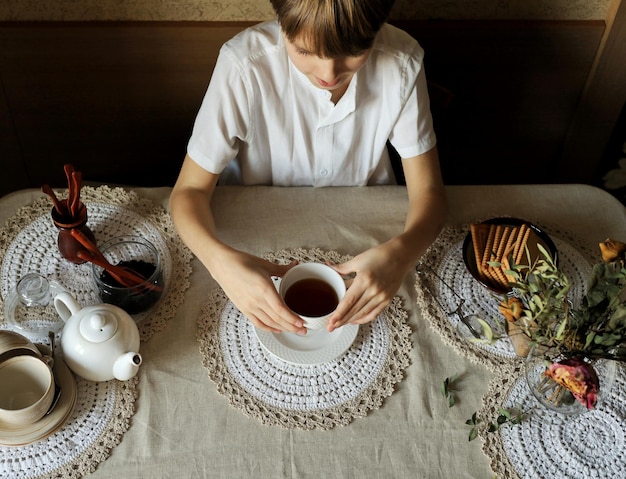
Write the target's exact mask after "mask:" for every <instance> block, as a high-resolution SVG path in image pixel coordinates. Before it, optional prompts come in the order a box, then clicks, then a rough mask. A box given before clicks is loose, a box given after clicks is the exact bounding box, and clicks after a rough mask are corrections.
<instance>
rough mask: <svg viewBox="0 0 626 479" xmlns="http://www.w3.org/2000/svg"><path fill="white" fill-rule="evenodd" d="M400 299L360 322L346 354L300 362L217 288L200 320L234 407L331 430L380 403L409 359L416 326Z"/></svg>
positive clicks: (303, 256)
mask: <svg viewBox="0 0 626 479" xmlns="http://www.w3.org/2000/svg"><path fill="white" fill-rule="evenodd" d="M265 258H266V259H269V260H271V261H275V262H278V263H281V264H287V263H289V262H290V261H291V260H292V259H297V260H298V261H300V262H325V261H330V262H332V263H341V262H344V261H346V260H348V259H349V258H348V257H345V256H341V255H339V254H338V253H336V252H332V251H322V250H319V249H313V250H303V249H298V250H292V251H280V252H275V253H269V254H267V255H265ZM400 302H401V301H400V299H399V298H398V297H396V298H394V300H393V301H392V303H391V304H390V305H389V306H388V307H387V308H386V309H385V311H384V312H383V313H382V314H381V315H380V316H379V317H378V318H377V319H376V320H375V321H372V322H371V323H368V324H365V325H361V326H360V327H359V331H358V334H357V336H356V339H355V340H354V342H353V343H352V345H351V347H350V348H349V349H348V350H347V351H346V353H344V354H343V355H341V356H339V357H337V358H335V359H333V360H331V361H329V362H326V363H322V364H314V365H294V364H289V363H287V362H284V361H282V360H280V359H277V358H275V357H274V356H272V355H270V354H268V353H267V352H266V351H265V349H264V348H263V347H262V346H261V344H260V343H259V341H258V338H257V336H256V334H255V332H254V327H253V326H252V324H251V323H250V322H249V321H248V320H247V318H246V317H245V316H243V315H242V314H241V312H240V311H238V310H237V309H236V307H235V306H234V305H233V304H232V303H231V302H230V301H229V300H228V298H227V297H226V296H225V294H224V293H223V291H221V290H220V289H216V290H215V291H214V292H213V293H212V295H211V298H210V300H209V302H208V303H207V304H206V305H205V307H204V309H203V313H202V315H201V317H200V318H199V320H198V340H199V342H200V352H201V353H202V358H203V365H204V366H205V367H206V368H207V369H208V373H209V377H210V378H211V380H212V381H213V382H215V384H216V385H217V390H218V392H219V393H220V394H222V395H224V396H226V397H227V398H228V400H229V402H230V404H231V405H232V406H233V407H235V408H237V409H240V410H241V411H242V412H243V413H244V414H246V415H248V416H251V417H255V418H257V419H258V420H260V421H261V422H262V423H263V424H266V425H278V426H281V427H284V428H299V429H324V430H325V429H331V428H333V427H334V426H336V425H346V424H349V423H350V422H351V421H352V420H353V419H354V418H357V417H364V416H366V415H367V413H368V411H370V410H373V409H377V408H379V407H380V406H381V405H382V403H383V400H384V399H385V398H386V397H388V396H390V395H391V394H392V393H393V391H394V385H395V384H397V383H398V382H400V381H401V380H402V378H403V375H404V370H405V369H406V368H407V367H408V365H409V364H410V359H409V352H410V350H411V347H412V346H411V341H410V334H411V329H410V327H409V326H408V324H407V317H408V315H407V313H406V311H404V310H403V309H402V308H401V304H400Z"/></svg>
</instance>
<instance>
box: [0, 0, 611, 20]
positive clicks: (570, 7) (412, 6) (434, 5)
mask: <svg viewBox="0 0 626 479" xmlns="http://www.w3.org/2000/svg"><path fill="white" fill-rule="evenodd" d="M611 1H612V0H397V4H396V6H395V8H394V11H393V14H392V16H393V18H401V19H405V20H418V19H433V18H440V19H497V20H507V19H522V20H604V19H605V18H606V16H607V12H608V9H609V4H610V3H611ZM272 17H273V11H272V8H271V5H270V3H269V0H100V1H98V0H87V1H82V2H78V1H76V0H55V1H51V0H43V1H42V0H2V1H1V2H0V21H7V20H8V21H19V20H37V21H38V20H51V21H60V20H66V21H81V20H83V21H88V20H141V21H158V20H172V21H187V20H188V21H260V20H267V19H270V18H272Z"/></svg>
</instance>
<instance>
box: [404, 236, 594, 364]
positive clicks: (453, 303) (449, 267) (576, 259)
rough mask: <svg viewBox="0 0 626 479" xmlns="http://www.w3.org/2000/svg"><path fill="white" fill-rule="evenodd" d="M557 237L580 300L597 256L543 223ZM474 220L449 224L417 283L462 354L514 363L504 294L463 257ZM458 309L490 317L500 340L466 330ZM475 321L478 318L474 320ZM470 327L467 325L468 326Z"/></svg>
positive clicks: (424, 305) (427, 313) (434, 318)
mask: <svg viewBox="0 0 626 479" xmlns="http://www.w3.org/2000/svg"><path fill="white" fill-rule="evenodd" d="M541 228H542V229H543V230H544V231H546V232H547V233H548V234H549V235H550V237H551V238H552V240H553V241H554V243H555V245H556V248H557V251H558V261H559V267H560V268H561V270H562V271H563V272H564V273H566V274H567V275H568V277H569V278H570V281H571V283H572V289H571V300H572V302H573V303H574V304H578V303H579V302H580V300H581V299H582V295H583V294H584V291H585V290H586V284H587V279H588V277H589V275H590V273H591V267H592V266H591V261H592V258H593V256H592V255H591V253H589V249H588V247H586V246H583V245H582V244H581V243H579V242H577V241H576V240H575V239H573V238H572V237H567V236H565V235H563V234H561V233H559V232H557V231H551V230H549V229H548V228H545V227H543V226H541ZM468 232H469V224H466V225H462V226H449V227H446V228H444V230H443V231H442V232H441V234H440V235H439V237H438V238H437V240H436V241H435V242H434V243H433V244H432V245H431V246H430V248H429V249H428V250H427V251H426V253H425V254H424V255H423V256H422V258H421V259H420V262H419V264H418V266H417V269H418V273H417V274H416V277H417V278H416V283H415V289H416V292H417V304H418V306H419V307H420V311H421V312H422V315H423V316H424V317H425V318H426V319H427V320H428V321H429V323H430V325H431V326H432V327H433V329H435V330H436V331H438V332H439V333H440V335H441V337H442V339H443V341H444V342H446V343H447V344H449V345H450V346H452V347H453V348H454V349H455V350H456V351H457V352H458V353H459V354H461V355H463V356H467V357H468V358H469V359H470V360H472V361H474V362H477V363H480V364H483V365H485V366H486V367H488V368H489V369H491V370H499V369H501V368H502V367H503V366H505V365H507V366H512V365H513V363H514V362H515V361H516V360H517V356H516V354H515V351H514V349H513V346H512V344H511V341H510V340H509V338H508V336H507V335H506V333H505V331H504V324H503V321H504V317H502V315H501V313H500V312H499V311H498V304H499V302H500V299H499V297H498V296H497V295H496V294H495V293H494V292H492V291H491V290H488V289H487V288H485V287H484V286H483V285H481V284H480V283H479V282H478V281H476V280H475V279H474V277H473V276H472V275H471V274H470V272H469V271H468V270H467V268H466V266H465V263H464V261H463V251H462V249H463V242H464V240H465V237H466V236H467V234H468ZM457 310H458V311H459V313H460V314H462V315H463V316H465V317H468V319H469V320H471V317H472V316H475V317H478V318H480V319H482V320H484V321H486V322H487V323H488V324H489V325H490V326H491V328H492V330H493V331H494V333H495V334H496V335H499V338H500V339H498V340H496V341H495V342H494V343H489V342H480V341H473V340H472V338H471V336H470V335H469V334H468V333H466V332H464V331H463V328H464V326H463V325H462V323H461V320H460V317H459V315H458V314H455V313H454V312H455V311H457ZM473 324H474V325H476V324H477V323H476V322H475V321H473ZM465 331H467V330H465Z"/></svg>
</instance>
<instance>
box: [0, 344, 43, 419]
mask: <svg viewBox="0 0 626 479" xmlns="http://www.w3.org/2000/svg"><path fill="white" fill-rule="evenodd" d="M0 384H1V385H2V387H1V388H0V422H3V423H5V424H10V425H13V426H26V425H29V424H32V423H34V422H36V421H38V420H39V419H41V418H42V417H43V416H44V415H45V414H46V412H48V410H49V409H50V406H51V405H52V399H53V398H54V375H53V373H52V370H51V369H50V367H49V366H48V365H47V364H46V363H44V362H43V361H42V360H41V359H39V358H37V357H35V356H29V355H22V356H15V357H12V358H10V359H7V360H5V361H2V362H1V363H0Z"/></svg>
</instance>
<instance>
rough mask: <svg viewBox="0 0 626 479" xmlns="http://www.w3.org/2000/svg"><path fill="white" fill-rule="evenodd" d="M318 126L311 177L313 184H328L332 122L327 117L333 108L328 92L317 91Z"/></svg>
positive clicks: (330, 169) (329, 179) (330, 178)
mask: <svg viewBox="0 0 626 479" xmlns="http://www.w3.org/2000/svg"><path fill="white" fill-rule="evenodd" d="M318 95H319V101H318V126H317V130H316V135H315V159H314V163H313V178H315V183H314V184H315V186H330V185H331V184H332V178H333V145H334V131H335V127H334V123H328V122H327V121H324V120H323V119H327V118H328V116H329V114H330V113H331V111H332V109H333V105H332V103H331V101H330V92H328V91H324V90H320V91H319V92H318Z"/></svg>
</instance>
